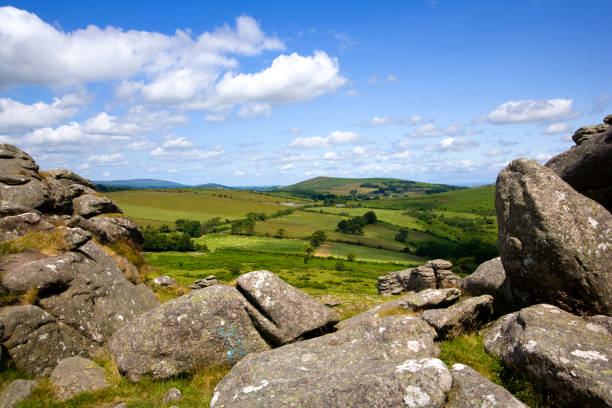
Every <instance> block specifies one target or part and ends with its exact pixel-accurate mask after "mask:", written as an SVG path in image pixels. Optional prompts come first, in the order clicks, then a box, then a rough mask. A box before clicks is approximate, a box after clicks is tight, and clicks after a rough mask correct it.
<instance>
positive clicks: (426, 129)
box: [409, 123, 442, 138]
mask: <svg viewBox="0 0 612 408" xmlns="http://www.w3.org/2000/svg"><path fill="white" fill-rule="evenodd" d="M441 135H442V132H441V131H440V130H439V129H438V128H437V127H436V125H434V124H433V123H426V124H424V125H421V126H419V127H418V128H416V129H415V131H414V132H412V133H411V134H410V135H409V136H410V137H416V138H425V137H437V136H441Z"/></svg>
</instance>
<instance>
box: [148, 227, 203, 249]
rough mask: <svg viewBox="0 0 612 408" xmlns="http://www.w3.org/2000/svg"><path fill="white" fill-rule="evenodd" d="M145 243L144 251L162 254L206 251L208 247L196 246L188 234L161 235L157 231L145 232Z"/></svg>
mask: <svg viewBox="0 0 612 408" xmlns="http://www.w3.org/2000/svg"><path fill="white" fill-rule="evenodd" d="M143 235H144V243H143V244H142V249H143V250H144V251H152V252H161V251H180V252H187V251H205V250H207V248H206V245H203V244H196V243H194V242H193V240H192V239H191V236H189V234H187V233H184V232H183V233H181V232H172V233H160V232H155V231H151V230H148V231H145V232H144V234H143Z"/></svg>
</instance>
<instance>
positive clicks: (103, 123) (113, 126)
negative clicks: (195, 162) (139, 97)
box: [83, 106, 189, 136]
mask: <svg viewBox="0 0 612 408" xmlns="http://www.w3.org/2000/svg"><path fill="white" fill-rule="evenodd" d="M187 123H189V118H187V116H185V115H181V114H175V113H170V112H168V111H163V110H162V111H152V110H148V109H147V108H145V107H144V106H133V107H131V108H130V109H128V110H127V111H126V113H125V115H123V116H111V115H109V114H107V113H106V112H101V113H99V114H98V115H96V116H94V117H92V118H90V119H87V120H86V121H85V122H84V123H83V131H84V132H86V133H90V134H105V135H128V136H131V135H139V134H143V133H147V132H152V131H154V130H159V129H166V128H170V127H173V126H176V125H184V124H187Z"/></svg>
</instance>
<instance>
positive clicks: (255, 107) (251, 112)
mask: <svg viewBox="0 0 612 408" xmlns="http://www.w3.org/2000/svg"><path fill="white" fill-rule="evenodd" d="M260 115H264V116H270V115H272V106H270V105H268V104H267V103H251V104H247V105H244V106H242V107H241V108H240V110H239V111H238V117H240V118H254V117H256V116H260Z"/></svg>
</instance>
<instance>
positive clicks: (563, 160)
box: [546, 115, 612, 212]
mask: <svg viewBox="0 0 612 408" xmlns="http://www.w3.org/2000/svg"><path fill="white" fill-rule="evenodd" d="M604 121H606V123H604V124H602V125H598V126H587V127H583V128H580V129H578V131H576V134H574V141H575V142H576V144H577V146H574V147H573V148H571V149H570V150H568V151H567V152H564V153H561V154H559V155H557V156H555V157H553V158H552V159H550V160H549V161H548V163H546V167H548V168H550V169H551V170H552V171H554V172H555V173H557V174H558V175H559V176H560V177H561V178H562V179H563V180H564V181H565V182H566V183H568V184H569V185H571V186H572V187H573V188H574V189H575V190H576V191H578V192H579V193H581V194H584V195H585V196H587V197H589V198H591V199H592V200H595V201H597V202H598V203H600V204H601V205H603V206H604V207H606V209H607V210H608V211H611V212H612V183H610V180H612V166H610V163H611V162H612V126H610V125H611V124H612V115H608V116H607V117H606V118H605V119H604Z"/></svg>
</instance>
